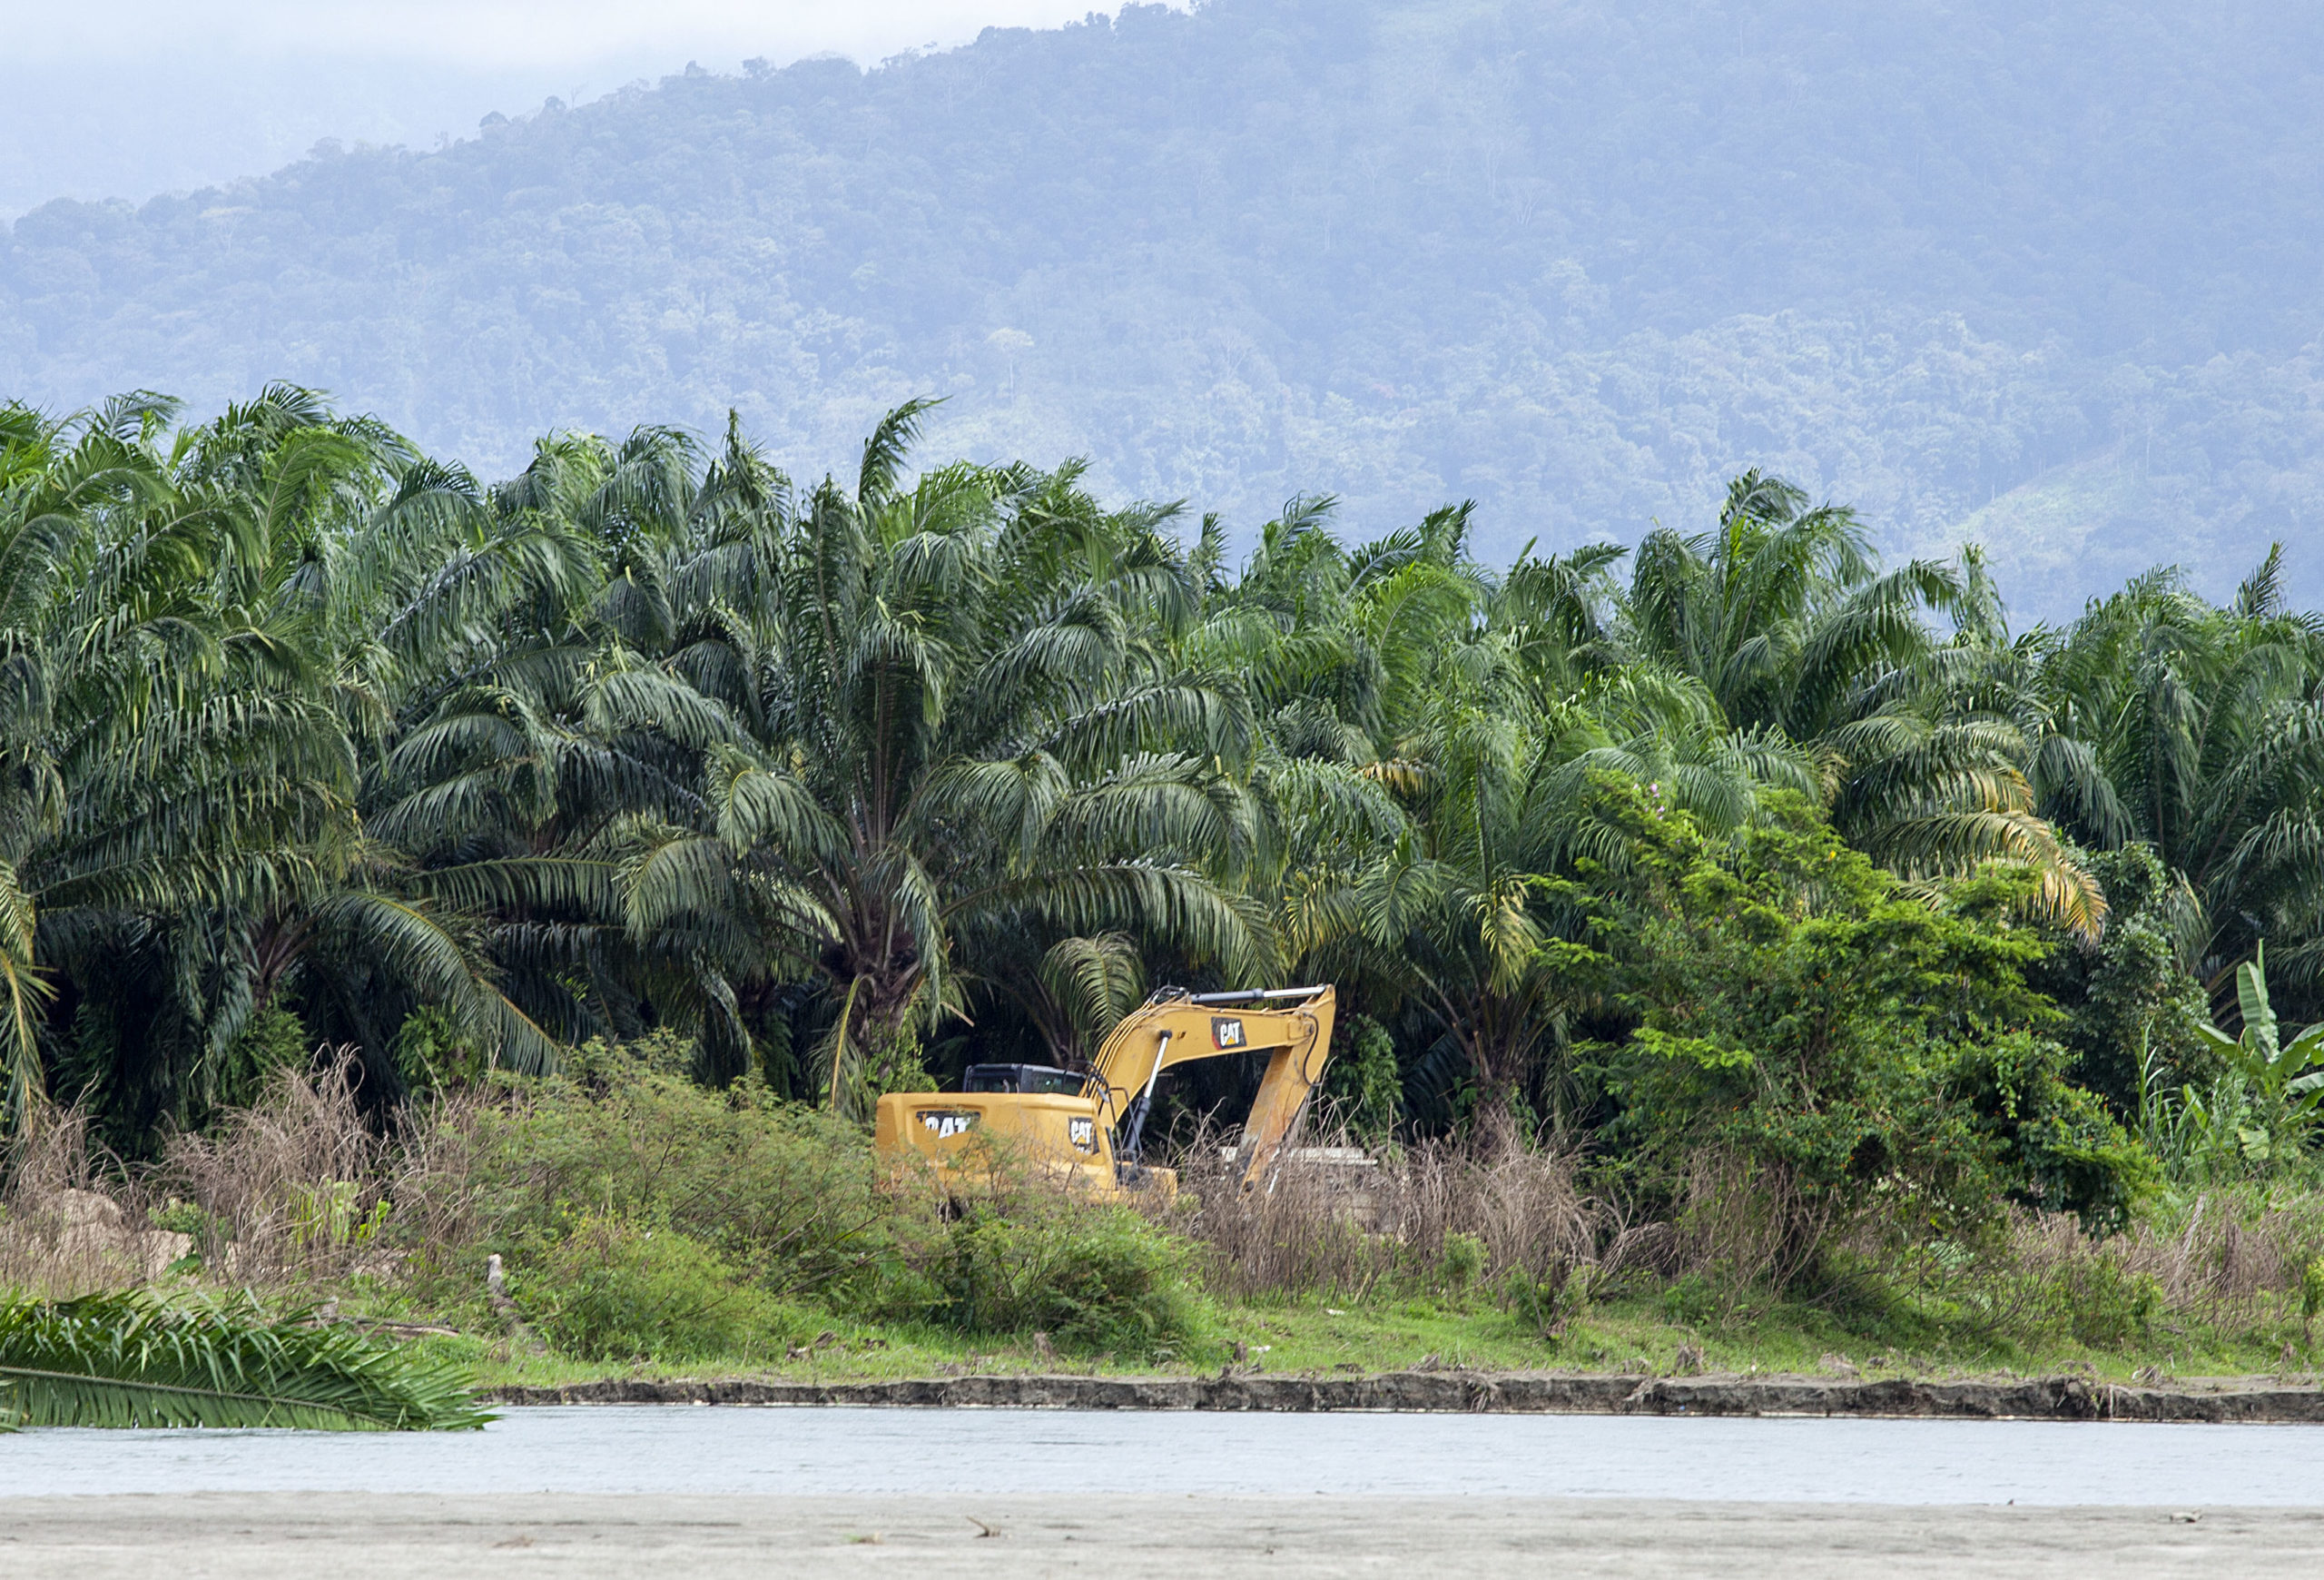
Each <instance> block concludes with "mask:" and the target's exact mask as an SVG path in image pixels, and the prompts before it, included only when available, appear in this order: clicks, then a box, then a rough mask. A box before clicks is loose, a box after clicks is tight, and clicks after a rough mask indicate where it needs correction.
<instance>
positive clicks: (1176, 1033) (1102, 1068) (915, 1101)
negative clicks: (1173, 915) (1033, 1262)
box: [872, 985, 1335, 1201]
mask: <svg viewBox="0 0 2324 1580" xmlns="http://www.w3.org/2000/svg"><path fill="white" fill-rule="evenodd" d="M1334 1002H1335V1000H1334V994H1333V992H1332V989H1331V988H1330V987H1329V986H1328V985H1326V986H1323V987H1300V988H1267V989H1263V990H1258V991H1254V992H1239V993H1190V992H1187V991H1186V990H1185V989H1183V988H1164V989H1162V990H1161V991H1160V992H1157V993H1156V994H1155V995H1154V996H1153V997H1152V998H1150V999H1148V1000H1147V1001H1146V1002H1145V1004H1144V1005H1142V1006H1141V1007H1140V1008H1138V1009H1136V1010H1133V1011H1132V1012H1130V1013H1128V1014H1127V1015H1125V1016H1123V1017H1122V1019H1121V1022H1120V1023H1119V1024H1118V1025H1116V1026H1115V1027H1114V1029H1113V1031H1112V1032H1109V1033H1108V1035H1107V1037H1106V1040H1105V1042H1104V1043H1103V1044H1101V1045H1100V1046H1099V1048H1098V1057H1097V1059H1096V1060H1095V1061H1094V1062H1093V1066H1092V1068H1091V1070H1090V1071H1089V1072H1088V1074H1086V1075H1083V1074H1078V1073H1076V1072H1075V1071H1068V1070H1059V1069H1056V1068H1053V1067H1052V1066H1049V1065H1045V1064H971V1065H970V1066H969V1068H968V1071H967V1072H966V1074H965V1075H964V1076H963V1078H962V1080H961V1082H960V1088H961V1089H960V1091H891V1092H889V1093H888V1094H887V1095H886V1096H884V1097H882V1098H881V1099H880V1106H879V1111H878V1115H877V1118H876V1120H875V1122H874V1124H873V1127H872V1145H873V1148H874V1150H876V1151H877V1152H878V1154H879V1156H880V1158H881V1161H882V1162H883V1163H885V1164H886V1165H887V1166H888V1167H889V1169H890V1170H891V1172H894V1173H899V1174H901V1173H903V1172H905V1171H907V1170H913V1169H919V1170H927V1171H928V1172H929V1173H930V1174H931V1175H932V1176H933V1177H934V1180H935V1181H936V1183H937V1184H938V1185H939V1186H940V1187H942V1188H944V1189H945V1190H948V1192H954V1193H958V1192H964V1191H972V1190H976V1189H978V1188H980V1187H987V1186H990V1184H993V1183H997V1182H998V1180H999V1178H1000V1176H1002V1175H1004V1174H1006V1175H1009V1176H1011V1177H1015V1176H1019V1175H1024V1176H1029V1177H1036V1178H1047V1179H1049V1180H1053V1181H1055V1182H1057V1183H1059V1184H1060V1185H1063V1186H1064V1187H1066V1188H1067V1189H1068V1190H1074V1191H1076V1192H1080V1193H1086V1194H1088V1196H1090V1197H1092V1198H1094V1199H1097V1200H1112V1201H1121V1200H1137V1199H1152V1198H1154V1197H1156V1196H1158V1197H1159V1198H1160V1199H1162V1200H1168V1199H1169V1198H1171V1197H1172V1196H1175V1195H1176V1194H1177V1188H1178V1177H1177V1171H1176V1170H1170V1169H1157V1168H1149V1167H1147V1165H1146V1163H1145V1161H1144V1160H1143V1159H1142V1157H1141V1155H1140V1152H1141V1148H1142V1146H1143V1143H1144V1141H1145V1135H1146V1118H1147V1113H1148V1111H1150V1110H1151V1109H1152V1107H1153V1105H1154V1083H1155V1081H1157V1079H1159V1078H1160V1076H1161V1074H1162V1072H1163V1071H1165V1070H1168V1069H1170V1068H1172V1067H1173V1066H1176V1065H1179V1064H1187V1063H1191V1062H1194V1061H1195V1060H1197V1059H1219V1058H1224V1057H1226V1055H1228V1054H1233V1053H1265V1054H1267V1055H1268V1056H1269V1057H1268V1059H1267V1068H1266V1074H1265V1076H1264V1077H1263V1078H1262V1079H1261V1080H1260V1081H1259V1095H1258V1098H1257V1100H1256V1101H1254V1102H1253V1103H1252V1105H1251V1117H1250V1119H1249V1121H1247V1122H1246V1124H1245V1125H1244V1127H1243V1141H1242V1146H1241V1149H1240V1151H1241V1152H1242V1153H1243V1154H1245V1157H1244V1158H1243V1162H1244V1168H1243V1188H1244V1189H1245V1190H1250V1189H1251V1188H1252V1187H1254V1186H1255V1185H1256V1184H1257V1183H1258V1182H1259V1181H1260V1180H1263V1179H1264V1178H1265V1176H1266V1172H1267V1170H1268V1168H1269V1167H1270V1166H1271V1165H1272V1164H1273V1163H1274V1162H1275V1154H1276V1153H1277V1152H1278V1151H1279V1150H1281V1149H1282V1147H1283V1143H1284V1141H1285V1138H1287V1137H1288V1136H1289V1135H1290V1134H1291V1127H1292V1125H1293V1124H1294V1123H1295V1122H1296V1121H1297V1120H1298V1118H1299V1114H1300V1111H1301V1110H1302V1109H1303V1108H1305V1106H1306V1102H1307V1097H1308V1094H1309V1093H1310V1092H1312V1091H1315V1083H1316V1082H1317V1081H1320V1080H1322V1079H1323V1074H1324V1062H1325V1061H1326V1060H1328V1059H1329V1058H1330V1057H1331V1050H1332V1015H1333V1009H1334Z"/></svg>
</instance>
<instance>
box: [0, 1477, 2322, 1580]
mask: <svg viewBox="0 0 2324 1580" xmlns="http://www.w3.org/2000/svg"><path fill="white" fill-rule="evenodd" d="M2190 1514H2195V1511H2189V1510H2171V1509H2151V1508H2025V1507H2020V1508H1994V1507H1991V1506H1983V1507H1976V1506H1970V1507H1959V1506H1955V1507H1894V1506H1880V1505H1871V1504H1855V1505H1837V1504H1826V1505H1801V1504H1716V1503H1678V1502H1649V1501H1642V1500H1631V1499H1613V1498H1608V1499H1603V1500H1578V1499H1514V1498H1434V1499H1426V1498H1362V1499H1357V1498H1344V1497H1307V1498H1281V1497H1264V1496H1257V1497H1236V1498H1215V1497H1205V1498H1190V1497H1168V1496H1152V1495H1147V1496H1104V1497H1093V1496H1088V1495H1086V1494H1083V1495H1063V1494H1061V1495H1058V1496H1034V1497H1024V1496H1017V1497H971V1496H911V1497H880V1498H871V1497H820V1498H817V1497H733V1496H724V1497H707V1496H612V1497H608V1496H574V1495H569V1494H568V1495H544V1496H491V1497H483V1496H410V1495H405V1496H389V1495H380V1494H333V1495H331V1496H328V1497H317V1496H313V1495H311V1494H302V1493H271V1494H251V1493H200V1494H188V1495H177V1496H153V1497H130V1496H93V1497H40V1498H5V1499H0V1530H4V1531H5V1534H0V1553H4V1554H5V1559H0V1566H5V1569H6V1571H7V1573H8V1574H10V1575H32V1576H42V1577H45V1576H49V1575H56V1576H60V1577H61V1576H71V1577H72V1580H129V1577H132V1576H147V1575H168V1576H172V1577H175V1580H202V1577H207V1576H212V1575H216V1576H221V1577H224V1576H232V1577H234V1580H312V1577H313V1576H315V1575H363V1576H365V1577H366V1580H419V1577H422V1576H426V1577H431V1580H432V1577H434V1576H438V1575H442V1576H452V1575H459V1576H468V1575H497V1574H526V1575H572V1576H585V1575H586V1576H598V1575H603V1576H606V1577H607V1580H615V1577H619V1580H631V1577H633V1576H636V1575H684V1576H687V1577H688V1580H724V1577H725V1576H728V1575H734V1576H744V1575H747V1576H751V1577H753V1580H758V1577H760V1576H764V1575H881V1574H895V1573H901V1572H905V1571H908V1572H909V1573H911V1574H912V1575H931V1576H952V1575H1026V1574H1051V1573H1055V1574H1067V1573H1078V1572H1081V1571H1083V1570H1085V1569H1090V1568H1096V1569H1101V1570H1102V1571H1103V1572H1104V1573H1105V1574H1106V1575H1112V1576H1121V1577H1125V1580H1128V1577H1133V1576H1146V1575H1153V1576H1157V1580H1161V1577H1167V1580H1185V1576H1187V1575H1268V1576H1273V1577H1276V1580H1280V1577H1281V1576H1285V1575H1347V1574H1351V1573H1372V1572H1374V1571H1377V1572H1379V1573H1381V1574H1393V1575H1462V1576H1464V1577H1474V1576H1495V1575H1512V1576H1514V1575H1542V1574H1545V1573H1551V1572H1552V1571H1553V1572H1554V1573H1555V1574H1557V1575H1561V1576H1563V1575H1722V1576H1732V1577H1736V1580H1755V1577H1758V1576H1762V1575H1764V1576H1782V1577H1784V1580H1822V1577H1824V1576H1840V1575H1864V1574H1868V1573H1875V1572H1876V1573H1879V1574H1881V1575H1893V1576H1913V1575H1931V1576H1935V1575H1945V1576H1957V1575H1976V1576H1983V1575H2088V1574H2091V1573H2093V1571H2095V1570H2099V1569H2102V1570H2103V1571H2104V1573H2106V1574H2108V1575H2132V1576H2140V1577H2144V1576H2148V1575H2203V1576H2217V1575H2223V1574H2226V1575H2312V1574H2313V1573H2315V1565H2316V1552H2317V1550H2318V1547H2319V1544H2324V1516H2319V1514H2318V1513H2316V1512H2314V1511H2309V1510H2299V1509H2209V1510H2203V1511H2201V1512H2200V1514H2197V1515H2196V1517H2195V1518H2194V1519H2192V1520H2190V1519H2189V1518H2187V1517H2186V1516H2188V1515H2190ZM899 1565H901V1566H902V1568H901V1569H900V1568H899Z"/></svg>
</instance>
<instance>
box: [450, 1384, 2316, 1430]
mask: <svg viewBox="0 0 2324 1580" xmlns="http://www.w3.org/2000/svg"><path fill="white" fill-rule="evenodd" d="M495 1397H497V1398H498V1399H499V1400H500V1401H501V1402H502V1403H505V1404H509V1405H592V1404H598V1405H681V1404H708V1405H808V1406H812V1405H885V1406H898V1407H939V1408H940V1407H1013V1408H1019V1409H1026V1408H1031V1409H1059V1410H1294V1411H1307V1410H1434V1411H1505V1412H1510V1413H1515V1414H1529V1413H1530V1414H1571V1415H1652V1416H1688V1415H1691V1416H1894V1417H1954V1418H1960V1419H1971V1420H2036V1421H2092V1420H2113V1421H2244V1422H2324V1388H2319V1387H2313V1386H2309V1385H2306V1384H2290V1383H2281V1384H2270V1383H2264V1382H2260V1381H2256V1380H2251V1379H2244V1378H2232V1379H2220V1380H2216V1381H2201V1380H2192V1381H2184V1382H2176V1383H2172V1384H2170V1385H2167V1386H2161V1387H2120V1386H2117V1385H2114V1384H2111V1383H2104V1382H2097V1381H2093V1380H2092V1379H2089V1378H2079V1377H2046V1378H1971V1379H1965V1380H1952V1381H1942V1382H1937V1381H1929V1382H1923V1381H1915V1380H1911V1379H1907V1378H1873V1379H1866V1380H1860V1381H1859V1380H1849V1379H1843V1378H1822V1377H1690V1378H1653V1377H1637V1376H1630V1377H1622V1376H1604V1375H1582V1374H1570V1373H1558V1372H1462V1371H1433V1372H1417V1371H1404V1372H1384V1373H1382V1374H1380V1375H1377V1376H1374V1377H1334V1378H1304V1377H1268V1376H1265V1375H1258V1376H1230V1377H1154V1378H1103V1377H1071V1376H1053V1375H1035V1376H1012V1377H960V1378H911V1379H906V1380H899V1381H883V1382H846V1383H811V1382H764V1381H753V1380H749V1379H741V1378H736V1379H729V1380H716V1379H707V1380H703V1381H698V1382H697V1381H685V1380H676V1381H648V1380H645V1379H627V1378H613V1379H609V1380H606V1381H603V1382H591V1383H577V1384H575V1385H572V1386H570V1387H508V1388H502V1389H499V1390H497V1394H496V1396H495Z"/></svg>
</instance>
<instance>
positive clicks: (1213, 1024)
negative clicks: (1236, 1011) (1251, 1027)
mask: <svg viewBox="0 0 2324 1580" xmlns="http://www.w3.org/2000/svg"><path fill="white" fill-rule="evenodd" d="M1210 1045H1211V1046H1212V1047H1214V1048H1218V1049H1227V1048H1240V1047H1243V1046H1244V1045H1245V1044H1244V1041H1243V1022H1240V1021H1238V1020H1236V1019H1235V1018H1234V1017H1233V1016H1231V1015H1213V1016H1211V1018H1210Z"/></svg>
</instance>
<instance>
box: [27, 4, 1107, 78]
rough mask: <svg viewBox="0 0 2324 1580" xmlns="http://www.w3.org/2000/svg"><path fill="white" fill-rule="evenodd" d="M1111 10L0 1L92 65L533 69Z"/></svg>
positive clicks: (64, 51)
mask: <svg viewBox="0 0 2324 1580" xmlns="http://www.w3.org/2000/svg"><path fill="white" fill-rule="evenodd" d="M1115 8H1116V7H1114V6H1108V5H1098V6H1093V5H1090V4H1089V0H652V3H651V4H645V3H643V0H555V3H549V0H359V3H350V0H106V3H104V4H102V5H68V4H57V3H55V0H0V17H5V19H6V20H5V35H6V37H7V41H8V50H9V53H10V54H12V55H15V56H17V57H18V58H20V59H21V58H25V57H28V56H29V57H37V58H39V59H42V60H44V61H47V62H51V63H55V62H64V63H68V64H88V65H90V66H93V67H101V66H103V65H104V64H108V63H111V62H113V61H116V60H118V59H119V58H120V57H121V55H122V54H123V53H124V51H138V52H158V53H176V52H178V51H181V50H184V49H186V48H188V47H192V48H194V49H196V50H197V51H198V52H199V53H202V54H215V53H231V54H242V55H244V56H246V57H249V58H251V59H259V58H262V57H265V56H269V55H274V56H280V55H283V54H295V55H315V56H324V57H330V56H340V57H361V58H374V59H376V58H378V57H379V56H381V55H387V56H392V57H397V58H400V59H404V60H409V61H413V62H441V63H444V64H457V65H459V66H461V67H464V68H475V67H480V66H501V67H518V68H528V67H534V66H547V65H557V64H566V65H574V64H596V63H599V62H604V61H609V60H613V59H616V58H620V57H625V56H631V55H635V56H636V57H638V58H639V59H641V60H643V59H646V58H652V59H655V60H664V59H668V58H670V57H671V56H673V55H674V54H683V53H684V52H688V51H691V52H694V54H718V55H732V56H733V57H734V59H736V60H741V59H743V58H745V57H747V56H750V55H756V54H764V55H768V56H771V57H773V58H775V59H778V60H785V61H787V60H795V59H797V58H799V57H800V56H802V55H808V54H817V53H820V52H822V51H825V50H833V51H837V52H839V53H841V54H849V55H852V56H854V57H855V58H856V59H858V60H863V61H872V60H878V59H881V58H882V57H884V56H886V55H891V54H896V53H897V52H899V51H901V50H905V49H910V48H912V47H915V46H917V45H920V44H931V43H934V44H959V43H962V42H964V41H966V40H968V39H970V38H974V37H975V36H976V35H977V34H978V32H979V31H980V29H982V28H986V27H992V26H1003V27H1006V26H1018V27H1028V26H1029V27H1044V26H1055V25H1058V24H1059V23H1063V22H1068V21H1072V20H1075V19H1077V18H1078V17H1080V16H1082V15H1085V14H1086V13H1088V12H1089V11H1091V10H1093V9H1097V10H1107V11H1111V10H1113V9H1115ZM681 64H683V62H681ZM704 64H709V63H708V62H707V61H704Z"/></svg>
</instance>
